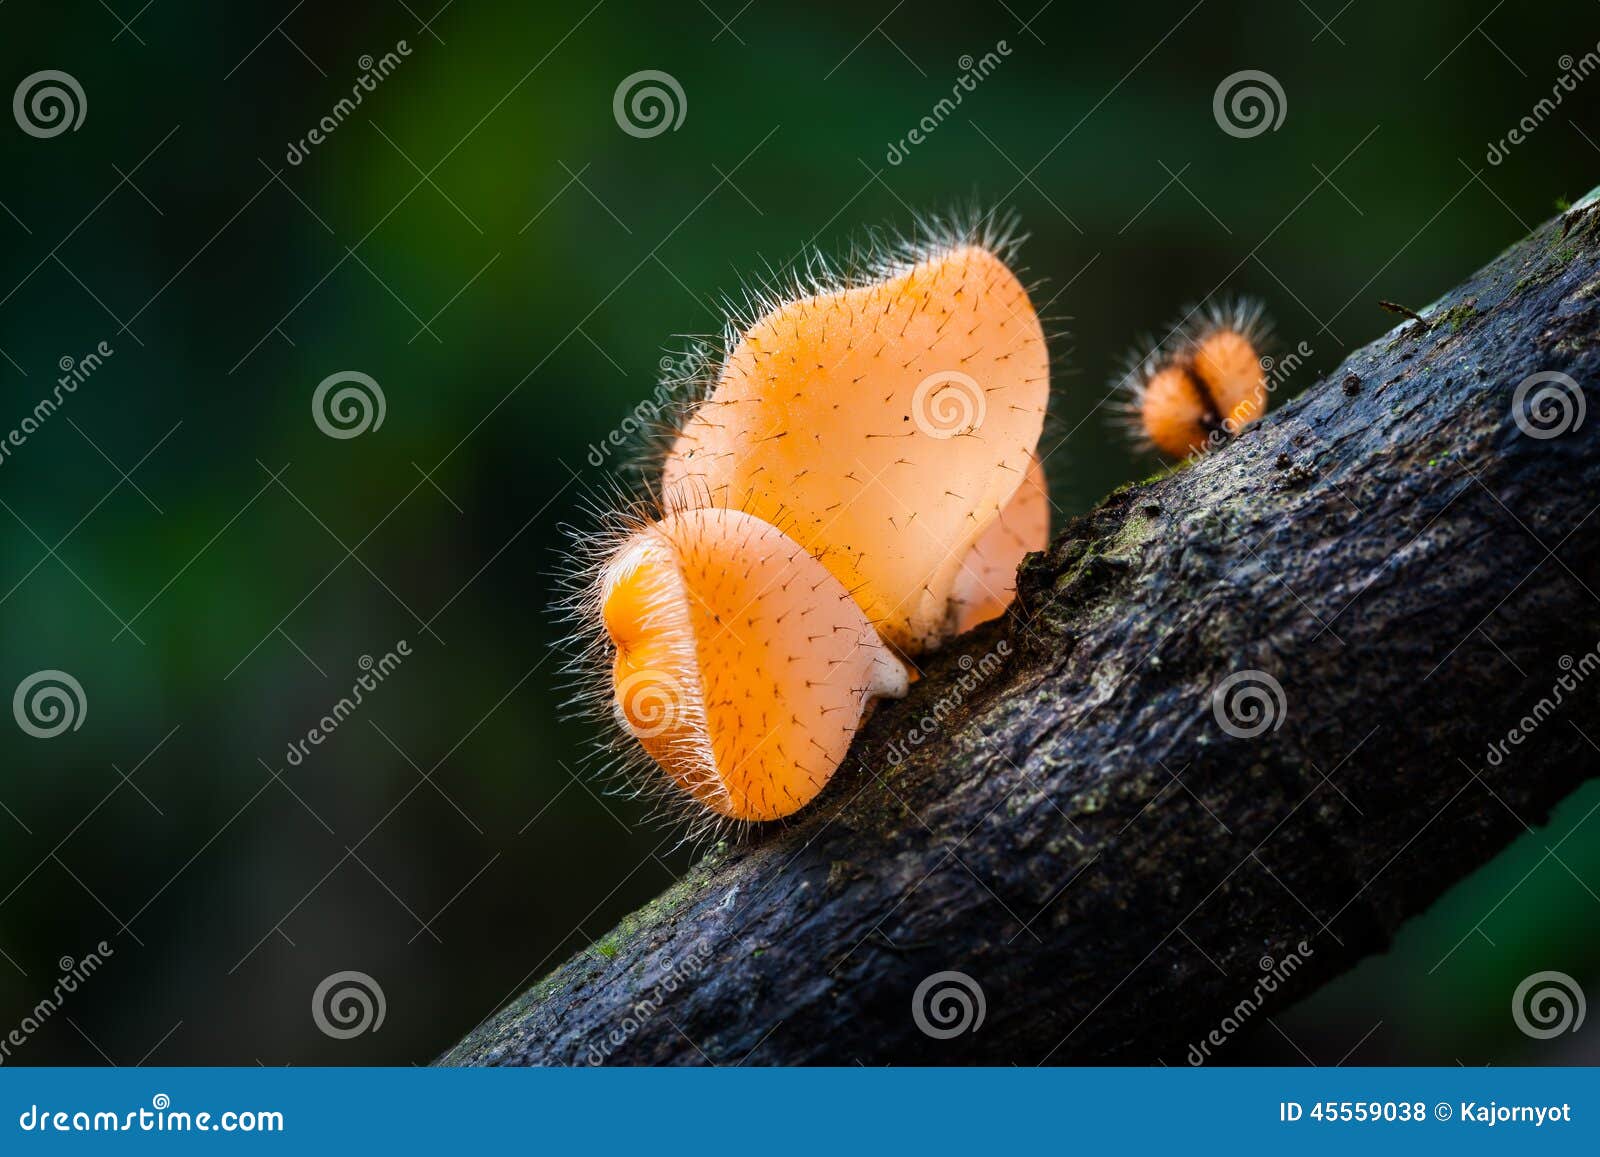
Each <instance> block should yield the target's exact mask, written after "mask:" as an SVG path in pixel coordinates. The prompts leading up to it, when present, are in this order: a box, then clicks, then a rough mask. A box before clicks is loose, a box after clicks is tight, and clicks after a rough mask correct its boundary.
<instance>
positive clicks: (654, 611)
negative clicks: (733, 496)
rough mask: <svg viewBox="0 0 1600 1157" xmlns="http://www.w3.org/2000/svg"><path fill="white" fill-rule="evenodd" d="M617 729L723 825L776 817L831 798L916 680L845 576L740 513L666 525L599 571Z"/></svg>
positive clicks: (692, 513)
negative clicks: (878, 701)
mask: <svg viewBox="0 0 1600 1157" xmlns="http://www.w3.org/2000/svg"><path fill="white" fill-rule="evenodd" d="M598 581H599V590H598V592H597V594H598V598H599V609H600V617H601V621H602V622H603V624H604V627H605V631H606V634H607V635H608V637H609V639H610V641H611V644H612V645H613V646H614V648H615V657H614V660H613V669H612V687H613V692H612V694H613V697H614V700H613V705H614V710H615V712H616V715H617V718H618V719H619V721H620V722H621V723H622V725H623V726H624V727H625V728H626V729H627V730H628V731H630V732H631V733H632V734H633V735H634V736H635V737H636V738H637V739H638V741H639V743H640V744H641V745H642V747H643V748H644V749H645V751H647V752H648V753H649V755H650V756H651V758H653V759H654V761H655V762H656V763H657V764H659V765H660V767H661V768H662V769H663V770H664V771H665V772H666V773H667V775H668V776H669V777H670V778H671V779H672V781H673V782H674V783H675V784H676V785H677V786H678V787H680V788H681V789H683V790H684V791H686V792H688V793H689V795H691V796H692V797H693V798H694V799H696V800H697V801H699V802H700V803H701V804H703V805H704V806H705V807H707V808H710V809H711V810H712V811H714V812H716V813H717V814H719V815H722V816H725V817H728V818H730V819H734V820H752V821H753V820H773V819H780V818H782V817H784V816H787V815H790V814H792V813H794V812H795V811H797V810H799V809H800V808H801V807H803V806H805V805H806V804H807V803H809V802H810V801H811V800H812V799H813V798H815V797H816V795H817V793H818V792H819V791H821V790H822V787H823V785H824V784H826V783H827V782H828V780H829V778H830V777H832V775H833V773H834V771H835V770H837V769H838V767H839V765H840V763H842V762H843V760H844V757H845V753H846V752H847V751H848V750H849V747H850V741H851V739H852V738H854V736H855V733H856V730H857V728H858V727H859V726H860V723H861V719H862V716H863V714H864V713H865V712H866V710H867V709H868V706H869V704H870V702H871V701H872V700H873V699H874V698H877V697H885V696H889V697H898V696H901V695H904V694H905V692H906V687H907V682H908V676H907V672H906V669H905V667H904V666H903V665H902V664H901V662H900V660H899V659H897V658H896V657H895V656H894V654H893V653H892V652H891V651H890V649H889V648H887V647H886V646H884V644H883V642H882V640H881V639H880V638H879V636H878V633H877V632H876V631H875V630H874V629H873V627H872V624H871V623H870V622H869V621H868V619H867V617H866V615H865V614H863V612H862V610H861V608H860V607H858V606H857V605H856V603H855V601H854V600H853V599H852V598H851V597H850V594H849V592H848V591H846V590H845V589H844V587H843V585H841V584H840V582H839V580H838V579H837V578H835V577H834V576H833V575H832V574H830V573H829V572H828V570H827V569H826V568H825V567H824V566H822V564H821V563H819V562H818V561H817V560H816V559H814V558H813V557H812V556H811V555H810V554H808V553H807V552H806V550H805V549H804V548H803V547H801V546H800V545H799V544H798V543H796V542H795V541H794V540H793V539H791V538H789V537H788V536H787V535H785V534H784V533H783V532H782V531H780V530H778V529H777V528H776V527H774V526H772V525H771V524H769V523H767V522H764V521H762V520H761V519H759V518H757V517H755V516H754V515H751V514H748V513H746V512H744V511H739V510H726V509H719V508H702V509H695V510H687V511H682V512H679V513H675V514H670V515H668V516H667V517H666V518H664V519H662V520H661V521H659V522H657V523H654V524H652V525H650V526H648V527H646V528H644V529H641V530H640V531H638V532H637V533H636V534H634V535H633V536H632V537H631V538H629V539H627V540H626V541H625V542H623V543H622V544H621V546H620V547H619V548H618V549H617V551H616V552H615V553H614V554H613V556H612V557H611V559H610V561H609V562H608V563H607V564H606V565H605V566H604V567H603V568H602V570H601V572H600V575H599V580H598Z"/></svg>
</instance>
